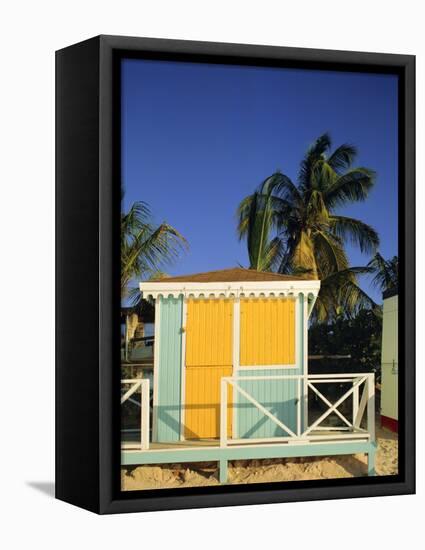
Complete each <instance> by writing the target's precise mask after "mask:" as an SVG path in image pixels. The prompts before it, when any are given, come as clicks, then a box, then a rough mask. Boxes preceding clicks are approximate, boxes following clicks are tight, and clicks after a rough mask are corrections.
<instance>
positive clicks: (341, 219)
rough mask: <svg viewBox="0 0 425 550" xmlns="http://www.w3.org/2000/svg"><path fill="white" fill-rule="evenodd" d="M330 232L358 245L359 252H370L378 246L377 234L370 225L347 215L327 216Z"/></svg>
mask: <svg viewBox="0 0 425 550" xmlns="http://www.w3.org/2000/svg"><path fill="white" fill-rule="evenodd" d="M329 223H330V228H331V230H332V232H333V233H334V234H335V235H337V236H338V237H340V238H341V239H343V240H344V241H345V240H350V242H351V243H352V244H353V245H356V246H359V248H360V250H361V252H365V253H367V254H371V253H373V252H375V251H376V249H377V248H378V246H379V235H378V233H377V232H376V231H375V229H373V227H371V226H370V225H368V224H366V223H364V222H361V221H360V220H357V219H355V218H349V217H347V216H335V215H334V216H331V217H330V218H329Z"/></svg>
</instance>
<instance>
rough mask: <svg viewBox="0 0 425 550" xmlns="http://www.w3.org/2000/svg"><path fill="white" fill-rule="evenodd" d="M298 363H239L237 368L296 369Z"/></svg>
mask: <svg viewBox="0 0 425 550" xmlns="http://www.w3.org/2000/svg"><path fill="white" fill-rule="evenodd" d="M296 368H298V365H296V364H295V365H240V366H239V370H240V371H244V370H282V369H296Z"/></svg>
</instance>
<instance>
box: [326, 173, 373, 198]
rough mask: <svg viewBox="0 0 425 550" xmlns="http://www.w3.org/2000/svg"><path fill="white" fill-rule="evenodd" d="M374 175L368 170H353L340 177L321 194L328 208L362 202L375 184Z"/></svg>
mask: <svg viewBox="0 0 425 550" xmlns="http://www.w3.org/2000/svg"><path fill="white" fill-rule="evenodd" d="M375 177H376V174H375V172H374V171H373V170H369V169H368V168H355V169H353V170H349V171H348V172H346V173H345V174H343V175H342V176H340V177H339V178H338V179H337V180H336V181H335V183H334V184H333V185H332V186H331V187H330V188H329V189H328V190H327V191H325V192H324V194H323V198H324V201H325V203H326V204H327V206H328V208H335V207H336V206H343V205H345V204H347V203H349V202H359V201H360V202H361V201H364V200H365V199H366V198H367V196H368V194H369V191H370V190H371V189H372V187H373V185H374V183H375Z"/></svg>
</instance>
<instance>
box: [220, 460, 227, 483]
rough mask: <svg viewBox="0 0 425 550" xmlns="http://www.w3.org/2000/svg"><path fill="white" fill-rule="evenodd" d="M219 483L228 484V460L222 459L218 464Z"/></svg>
mask: <svg viewBox="0 0 425 550" xmlns="http://www.w3.org/2000/svg"><path fill="white" fill-rule="evenodd" d="M218 470H219V476H218V477H219V481H220V483H226V482H227V459H225V458H222V459H220V461H219V463H218Z"/></svg>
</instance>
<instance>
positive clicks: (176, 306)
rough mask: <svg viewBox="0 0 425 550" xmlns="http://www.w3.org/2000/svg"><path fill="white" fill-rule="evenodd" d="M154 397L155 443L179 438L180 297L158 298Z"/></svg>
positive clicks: (181, 303) (181, 313)
mask: <svg viewBox="0 0 425 550" xmlns="http://www.w3.org/2000/svg"><path fill="white" fill-rule="evenodd" d="M159 300H160V309H161V312H160V337H159V361H158V373H157V375H158V380H157V383H158V397H157V404H156V407H155V408H154V414H155V415H156V419H157V437H156V440H157V441H159V442H171V441H178V440H179V439H180V415H181V384H182V380H181V355H182V330H181V329H182V315H183V298H182V297H179V298H172V297H169V298H163V297H160V298H159Z"/></svg>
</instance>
